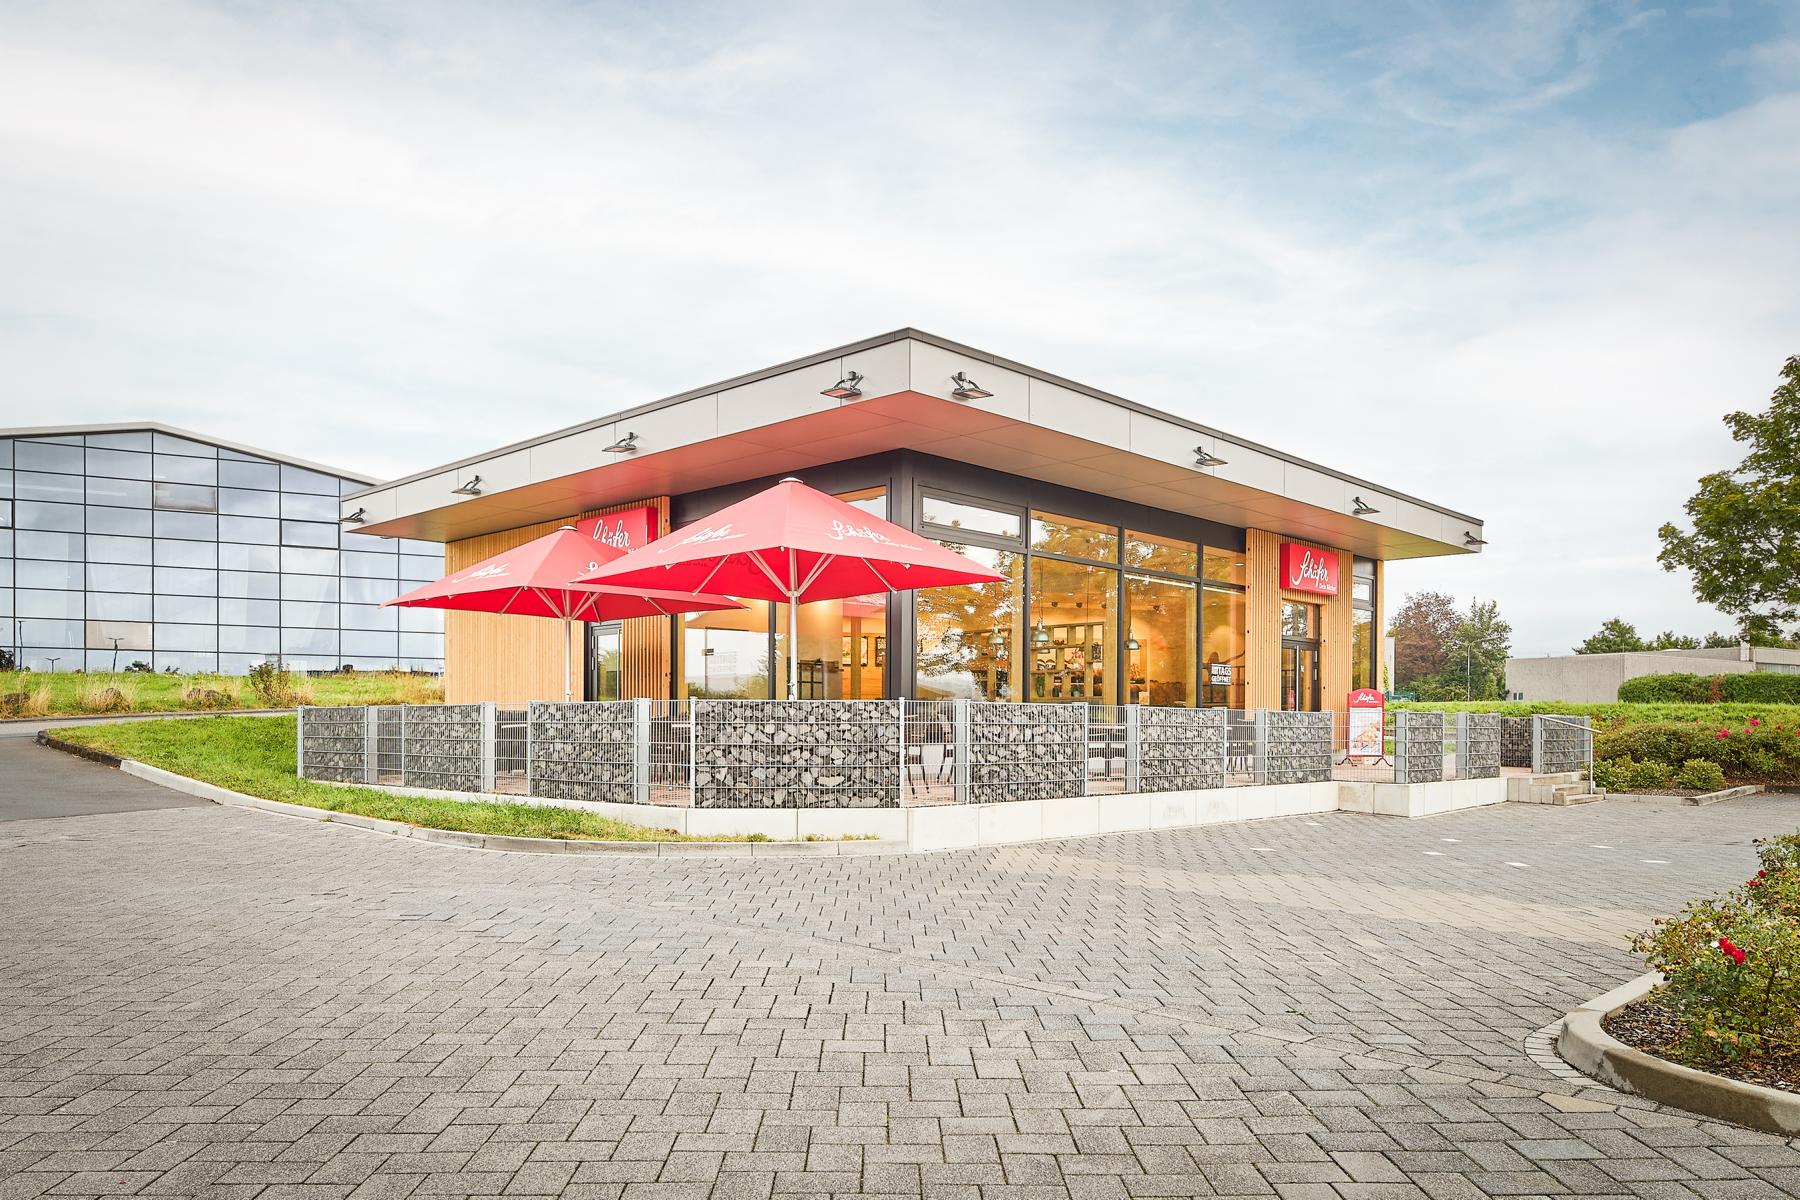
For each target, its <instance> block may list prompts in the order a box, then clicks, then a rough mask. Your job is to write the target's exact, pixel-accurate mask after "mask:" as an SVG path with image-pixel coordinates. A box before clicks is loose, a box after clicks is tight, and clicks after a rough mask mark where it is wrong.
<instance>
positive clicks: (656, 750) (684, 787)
mask: <svg viewBox="0 0 1800 1200" xmlns="http://www.w3.org/2000/svg"><path fill="white" fill-rule="evenodd" d="M640 703H643V704H645V705H647V706H648V708H649V717H648V722H647V723H648V726H649V735H648V738H647V739H645V738H644V737H643V735H642V734H640V740H642V741H647V743H648V745H647V747H646V748H645V749H644V754H645V759H646V762H645V766H644V778H643V780H642V785H643V786H642V792H643V795H644V798H645V799H646V800H648V802H649V803H651V804H662V805H670V806H675V807H683V808H685V807H688V806H690V805H692V804H693V802H694V715H693V706H694V705H695V704H697V703H701V702H700V701H695V700H649V701H640Z"/></svg>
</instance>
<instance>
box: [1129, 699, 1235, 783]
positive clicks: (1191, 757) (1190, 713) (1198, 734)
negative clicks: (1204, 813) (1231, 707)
mask: <svg viewBox="0 0 1800 1200" xmlns="http://www.w3.org/2000/svg"><path fill="white" fill-rule="evenodd" d="M1133 716H1134V718H1135V720H1134V724H1135V725H1136V726H1137V736H1138V752H1137V755H1138V763H1137V781H1136V782H1137V784H1138V790H1140V791H1145V792H1174V791H1187V790H1191V789H1196V788H1216V787H1224V786H1225V776H1226V769H1225V768H1226V759H1227V754H1228V746H1229V740H1228V738H1227V727H1228V721H1227V713H1226V710H1225V709H1222V708H1142V709H1139V710H1138V711H1137V712H1136V713H1135V714H1133Z"/></svg>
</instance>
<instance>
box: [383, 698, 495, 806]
mask: <svg viewBox="0 0 1800 1200" xmlns="http://www.w3.org/2000/svg"><path fill="white" fill-rule="evenodd" d="M400 732H401V742H402V756H401V762H400V781H401V782H402V783H403V784H405V785H406V786H407V787H422V788H435V789H438V790H441V791H447V792H479V791H480V790H481V759H482V750H483V747H482V737H481V705H479V704H408V705H407V706H406V707H404V708H403V709H401V710H400Z"/></svg>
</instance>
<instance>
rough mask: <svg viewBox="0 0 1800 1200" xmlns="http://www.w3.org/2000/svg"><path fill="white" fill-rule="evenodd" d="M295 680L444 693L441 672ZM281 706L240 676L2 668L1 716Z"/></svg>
mask: <svg viewBox="0 0 1800 1200" xmlns="http://www.w3.org/2000/svg"><path fill="white" fill-rule="evenodd" d="M293 683H294V688H295V691H296V693H297V697H298V700H299V702H300V703H301V704H319V705H333V704H438V703H441V702H442V701H443V699H444V684H443V680H442V679H440V678H438V677H437V676H435V675H421V674H414V673H412V672H409V671H353V672H348V673H337V674H332V675H315V676H295V677H294V680H293ZM282 707H286V706H285V705H282V704H271V703H269V702H268V701H266V700H265V699H264V698H262V697H259V696H258V695H257V694H256V690H255V689H254V688H252V687H251V686H250V681H249V680H248V679H246V678H244V677H243V676H241V675H153V674H149V673H146V672H142V671H119V672H102V671H95V672H85V673H84V672H75V671H59V672H54V673H50V672H42V671H0V716H7V717H62V716H84V715H87V714H89V713H115V712H119V713H128V712H204V711H206V710H207V709H217V708H282Z"/></svg>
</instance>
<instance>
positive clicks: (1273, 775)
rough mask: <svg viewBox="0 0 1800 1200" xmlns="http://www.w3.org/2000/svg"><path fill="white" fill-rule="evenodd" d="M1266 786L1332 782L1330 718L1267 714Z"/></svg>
mask: <svg viewBox="0 0 1800 1200" xmlns="http://www.w3.org/2000/svg"><path fill="white" fill-rule="evenodd" d="M1264 720H1265V724H1264V729H1265V730H1266V731H1267V735H1268V736H1267V740H1266V742H1265V743H1264V745H1263V747H1262V751H1263V782H1264V783H1324V782H1327V781H1329V780H1330V779H1331V748H1332V747H1331V714H1330V713H1328V712H1322V713H1312V712H1285V711H1282V710H1280V709H1270V710H1269V711H1268V712H1267V713H1265V714H1264Z"/></svg>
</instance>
